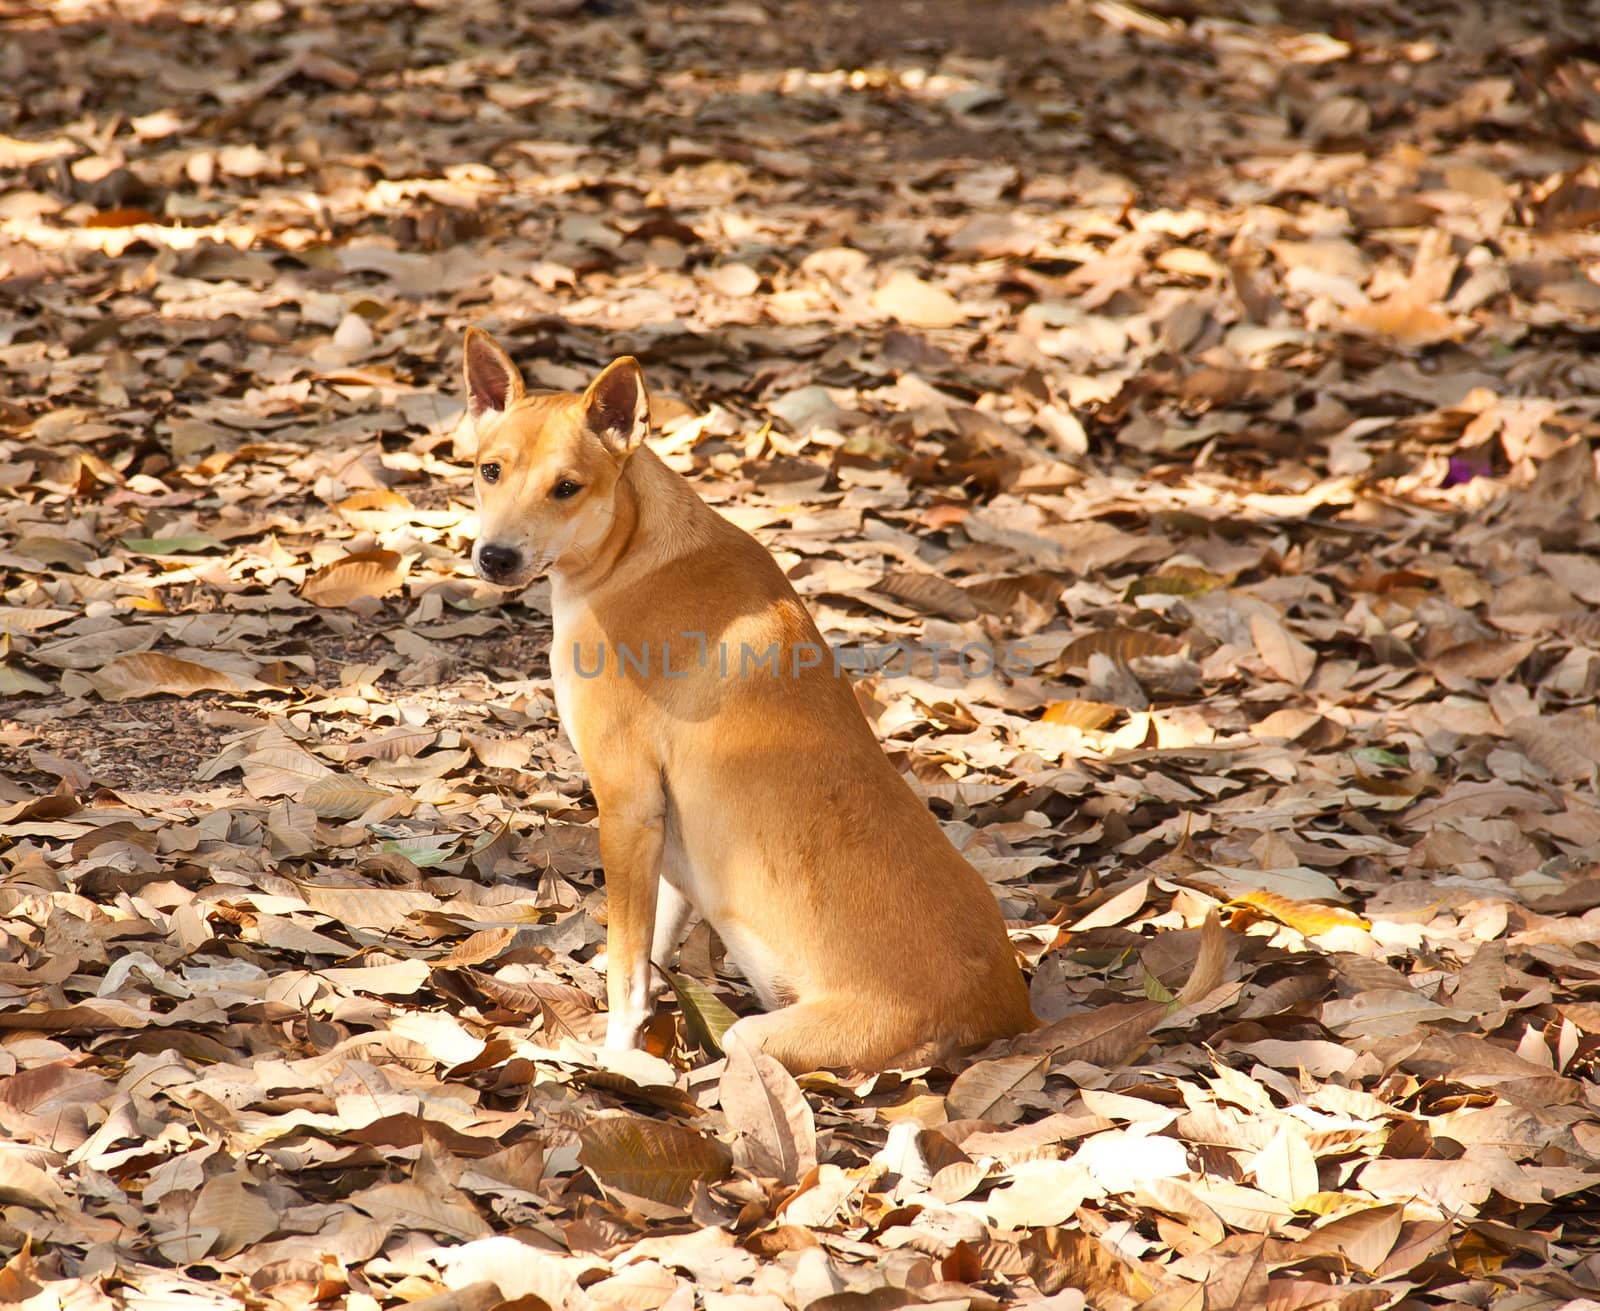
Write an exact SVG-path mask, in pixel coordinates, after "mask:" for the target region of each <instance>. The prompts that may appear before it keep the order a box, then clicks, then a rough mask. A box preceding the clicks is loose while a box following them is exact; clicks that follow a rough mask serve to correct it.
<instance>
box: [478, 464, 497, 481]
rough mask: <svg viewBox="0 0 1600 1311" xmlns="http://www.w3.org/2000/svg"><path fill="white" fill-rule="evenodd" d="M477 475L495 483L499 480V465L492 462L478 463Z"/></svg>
mask: <svg viewBox="0 0 1600 1311" xmlns="http://www.w3.org/2000/svg"><path fill="white" fill-rule="evenodd" d="M478 476H479V477H480V478H482V479H483V481H484V482H486V483H497V482H499V481H500V466H499V465H498V464H494V463H489V464H480V465H479V466H478Z"/></svg>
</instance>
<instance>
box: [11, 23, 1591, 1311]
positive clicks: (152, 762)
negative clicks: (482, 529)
mask: <svg viewBox="0 0 1600 1311" xmlns="http://www.w3.org/2000/svg"><path fill="white" fill-rule="evenodd" d="M1597 32H1600V5H1597V4H1596V3H1594V0H1565V2H1564V3H1548V4H1536V3H1510V2H1509V0H1508V2H1507V3H1497V4H1481V3H1475V2H1471V0H1422V2H1421V3H1403V2H1402V0H1372V2H1370V3H1355V2H1354V0H1305V2H1304V3H1302V2H1300V0H1296V2H1295V3H1283V4H1277V5H1274V4H1271V3H1260V2H1258V0H1161V2H1160V3H1152V4H1147V5H1146V6H1144V7H1142V8H1141V7H1135V6H1133V5H1131V4H1126V3H1122V0H1058V2H1057V3H1051V4H1043V3H1040V4H1034V3H1024V2H1021V0H1005V2H996V3H987V4H985V3H971V4H966V5H962V4H957V3H950V2H944V0H923V2H922V3H909V2H908V3H903V4H894V5H889V4H884V5H860V6H858V5H853V4H843V3H821V2H818V0H812V2H798V0H797V2H796V3H789V4H778V3H776V0H768V2H767V3H753V2H751V0H737V2H735V3H728V4H721V5H698V4H671V5H669V4H659V3H634V2H633V0H607V2H603V3H590V4H581V3H574V2H572V0H522V2H520V3H506V4H499V3H488V2H487V0H433V2H431V3H426V4H423V3H405V2H404V0H352V2H350V3H334V2H332V0H328V2H327V3H310V2H307V3H294V2H291V0H253V2H251V3H241V4H238V5H226V6H225V5H221V4H213V3H210V0H185V2H181V3H161V2H160V0H119V2H118V3H117V4H115V5H114V6H113V5H105V6H102V5H99V4H93V3H70V2H63V3H57V4H53V5H45V4H37V3H29V2H28V0H0V76H3V78H4V82H5V87H6V91H5V94H4V95H3V96H0V589H3V602H4V603H3V605H0V698H3V701H0V721H3V722H0V835H3V845H0V870H3V883H0V1035H3V1036H0V1133H3V1139H4V1141H3V1142H0V1209H3V1219H0V1249H3V1253H4V1256H5V1257H6V1258H7V1259H8V1260H9V1264H8V1265H6V1267H5V1268H4V1270H3V1272H0V1300H4V1301H6V1302H8V1303H10V1302H19V1303H23V1304H25V1305H27V1306H30V1307H39V1308H43V1307H52V1306H56V1305H58V1304H59V1305H67V1304H70V1305H72V1306H75V1307H88V1306H93V1305H97V1304H101V1303H103V1302H106V1301H110V1302H114V1303H123V1304H127V1305H132V1306H148V1307H154V1306H157V1305H159V1306H163V1307H170V1306H189V1305H210V1304H215V1305H235V1304H238V1303H241V1302H248V1303H249V1304H251V1305H254V1306H260V1307H265V1308H279V1307H304V1306H310V1305H317V1306H322V1307H343V1308H350V1309H351V1311H366V1309H367V1308H377V1307H386V1306H392V1305H396V1304H398V1303H401V1302H415V1301H418V1300H419V1299H425V1298H429V1297H439V1298H441V1299H443V1300H441V1301H438V1302H433V1303H430V1304H429V1305H433V1306H459V1307H466V1308H480V1307H489V1306H493V1305H497V1304H508V1305H516V1306H519V1307H539V1306H549V1307H556V1308H587V1307H624V1308H630V1309H634V1311H650V1309H653V1308H658V1307H660V1308H672V1311H689V1309H690V1308H691V1307H694V1306H701V1307H705V1308H707V1309H708V1311H737V1309H740V1308H750V1309H751V1311H765V1309H766V1308H772V1309H773V1311H777V1309H778V1308H781V1307H785V1306H811V1307H816V1308H822V1309H826V1308H834V1307H871V1308H879V1307H890V1306H898V1305H901V1304H906V1303H916V1302H922V1303H937V1304H940V1305H944V1306H951V1307H956V1306H968V1307H980V1308H985V1307H992V1306H997V1305H1000V1304H1005V1303H1010V1302H1014V1301H1019V1300H1028V1299H1037V1298H1041V1297H1045V1298H1049V1299H1051V1302H1050V1304H1051V1305H1053V1306H1056V1307H1061V1308H1076V1307H1079V1306H1081V1305H1083V1304H1084V1303H1085V1300H1087V1303H1088V1304H1089V1305H1092V1306H1095V1307H1107V1308H1121V1307H1132V1306H1135V1305H1142V1306H1148V1307H1156V1308H1162V1309H1163V1311H1166V1309H1169V1308H1171V1309H1177V1308H1197V1309H1198V1308H1224V1307H1257V1306H1271V1307H1274V1308H1278V1309H1281V1311H1294V1309H1296V1308H1302V1307H1340V1308H1361V1309H1365V1308H1381V1307H1408V1308H1431V1307H1483V1306H1488V1305H1491V1304H1492V1305H1494V1306H1496V1307H1501V1308H1518V1309H1521V1308H1539V1307H1555V1306H1560V1305H1570V1306H1593V1305H1594V1304H1595V1300H1596V1299H1600V1241H1597V1239H1600V1235H1597V1229H1600V1096H1597V1089H1596V1084H1595V1081H1594V1075H1593V1069H1594V1057H1595V1053H1596V1051H1597V1050H1600V999H1597V988H1600V863H1597V861H1600V799H1597V797H1596V791H1595V777H1596V769H1597V764H1600V722H1597V719H1596V689H1597V686H1600V622H1597V621H1596V619H1595V616H1594V613H1593V609H1592V607H1593V606H1594V604H1595V603H1596V602H1600V554H1597V548H1600V527H1597V517H1600V483H1597V479H1596V460H1595V451H1594V443H1595V439H1596V437H1597V436H1600V421H1597V415H1600V399H1597V397H1600V364H1597V363H1596V362H1595V359H1594V348H1595V345H1596V341H1597V339H1600V167H1597V166H1596V163H1595V158H1596V154H1597V151H1600V45H1597V44H1596V33H1597ZM474 323H477V324H481V325H483V326H486V327H488V328H490V329H491V330H494V331H495V332H497V333H498V334H499V335H500V336H501V338H502V340H504V341H505V342H506V343H507V344H508V346H510V347H511V349H512V350H513V353H514V354H515V355H516V356H517V357H518V359H519V360H520V361H521V362H522V363H523V364H524V366H525V368H526V370H527V372H528V374H529V376H530V378H532V379H533V380H534V381H535V382H537V383H539V384H543V385H547V386H572V385H574V384H578V383H581V382H582V381H584V380H586V379H587V378H588V377H589V376H590V375H591V374H592V373H593V372H594V371H595V370H596V369H597V368H598V367H599V366H601V365H602V364H604V363H605V362H606V361H607V360H609V359H610V358H611V357H612V356H614V355H617V354H621V353H624V352H631V353H633V354H635V355H637V356H639V357H640V359H641V360H642V361H643V362H644V364H645V366H646V369H647V372H648V375H649V377H650V378H651V379H652V381H653V382H654V384H655V386H656V388H657V390H658V393H659V394H658V396H657V398H656V399H657V419H658V421H659V423H660V427H661V430H662V433H663V435H662V436H661V437H660V439H659V441H658V442H657V446H658V449H659V450H660V451H661V452H662V453H663V455H664V456H666V457H667V458H668V459H669V460H670V461H671V462H672V463H673V464H674V466H675V467H677V468H679V469H681V470H682V471H684V472H685V473H686V474H688V475H689V476H690V477H691V478H692V479H694V481H695V483H696V485H697V486H698V487H699V489H700V491H701V492H702V494H703V495H704V496H705V497H706V498H707V499H708V500H709V501H711V502H712V503H713V504H715V505H716V506H717V507H718V508H719V509H721V510H722V511H723V512H724V513H725V514H727V515H729V516H730V517H732V518H733V519H735V520H736V521H737V522H739V523H741V524H743V525H745V526H747V527H749V528H751V529H752V530H753V531H754V532H756V533H757V535H758V536H759V537H760V538H761V539H762V540H763V541H764V542H765V543H767V544H768V545H769V546H770V547H771V548H772V549H773V551H774V552H775V553H776V554H777V556H778V558H779V559H780V561H781V562H782V563H783V565H784V567H785V568H786V569H787V571H788V572H789V574H790V576H791V578H793V580H794V582H795V585H796V586H797V587H798V588H799V589H800V590H801V592H802V593H803V594H804V595H805V596H806V597H807V598H808V600H809V601H810V603H811V604H812V606H813V607H814V609H815V611H816V613H817V615H818V618H819V621H820V623H821V624H822V627H823V629H824V631H825V632H826V633H827V634H828V635H829V637H830V639H832V640H834V641H836V642H837V643H839V644H840V645H841V646H848V647H852V648H856V649H862V650H865V649H868V648H870V649H872V650H875V651H878V652H880V653H881V652H882V651H883V649H884V648H885V646H886V645H887V644H890V643H900V644H901V645H902V648H903V649H902V650H900V651H899V652H897V653H896V654H895V656H894V659H893V661H892V663H891V664H890V665H889V667H887V668H886V669H882V670H879V671H878V672H876V673H874V674H872V675H870V676H868V677H866V678H864V679H863V680H862V682H861V688H862V692H863V696H864V698H865V699H866V702H867V704H869V705H870V706H871V707H872V710H873V714H874V716H875V722H876V725H877V728H878V731H879V733H880V734H881V736H882V739H883V741H884V744H885V747H886V749H887V750H888V751H890V752H891V753H892V754H893V756H894V758H895V759H896V760H897V762H899V763H900V764H901V766H902V767H903V769H904V770H905V771H906V773H907V774H908V775H909V776H911V777H912V778H914V780H915V781H916V783H917V785H918V786H919V787H921V788H922V789H923V790H924V791H925V793H926V795H927V798H928V801H929V804H930V805H932V806H933V807H934V808H935V809H936V811H937V812H938V814H939V815H940V817H941V818H942V819H943V820H944V821H945V823H946V825H947V828H948V830H949V833H950V836H951V838H952V839H953V840H954V841H955V842H956V843H957V844H958V845H959V846H960V847H962V848H963V849H964V850H965V851H966V852H967V854H968V855H969V856H970V857H971V859H972V861H973V863H974V864H975V865H977V867H978V868H979V869H980V870H982V871H983V873H984V874H985V875H986V876H987V877H988V878H989V879H990V880H992V882H993V884H994V888H995V892H996V895H997V896H998V897H999V898H1000V900H1001V902H1002V904H1003V906H1004V908H1005V912H1006V914H1007V916H1008V918H1009V919H1010V921H1011V923H1012V925H1013V930H1014V940H1015V943H1016V947H1017V949H1018V951H1019V952H1020V953H1021V954H1022V955H1023V956H1024V957H1025V958H1026V961H1027V964H1028V969H1029V973H1030V977H1031V982H1032V990H1033V996H1034V1002H1035V1008H1036V1010H1037V1011H1038V1013H1039V1014H1040V1016H1041V1017H1043V1018H1044V1019H1045V1020H1047V1021H1049V1022H1050V1027H1048V1028H1046V1029H1045V1030H1043V1031H1041V1032H1040V1033H1039V1034H1036V1035H1033V1036H1031V1037H1030V1038H1028V1039H1025V1040H1023V1041H1021V1042H1018V1043H1016V1044H1013V1045H1011V1046H1010V1047H1008V1048H1003V1049H999V1050H992V1051H990V1052H988V1053H985V1054H984V1058H983V1059H982V1060H981V1061H980V1062H979V1063H977V1064H975V1065H972V1066H970V1067H969V1068H966V1069H965V1070H956V1069H932V1070H907V1071H903V1072H898V1073H890V1074H886V1075H881V1076H879V1077H876V1078H858V1077H851V1076H849V1075H834V1076H823V1075H818V1076H814V1077H809V1078H804V1079H802V1080H800V1082H799V1085H798V1086H797V1085H796V1084H795V1082H794V1081H793V1080H791V1079H789V1078H788V1076H786V1075H784V1074H783V1073H782V1072H781V1071H778V1070H775V1069H774V1068H772V1067H771V1066H770V1065H769V1064H765V1063H760V1062H754V1061H750V1060H743V1061H741V1062H740V1063H736V1064H734V1065H732V1066H731V1067H725V1065H724V1063H722V1062H720V1061H716V1060H713V1059H712V1057H711V1056H710V1055H709V1054H708V1053H707V1052H706V1051H705V1050H704V1049H703V1048H702V1046H701V1045H700V1042H701V1038H702V1035H703V1033H704V1031H705V1030H706V1029H707V1028H711V1029H715V1027H716V1025H717V1023H718V1022H719V1020H718V1017H719V1015H720V1014H722V1010H721V1008H722V1007H723V1006H724V1005H726V1006H731V1007H732V1008H733V1009H734V1010H738V1009H741V1008H746V1007H748V1005H749V998H748V994H747V992H746V991H745V990H744V989H743V987H742V986H741V984H740V983H739V982H738V980H737V979H734V978H731V977H730V976H729V975H727V974H726V973H725V972H723V971H721V970H720V969H719V964H720V962H719V949H718V948H717V946H716V944H715V943H714V941H713V940H712V938H711V936H710V935H709V933H707V932H706V931H705V930H704V929H698V930H696V931H694V932H693V933H692V934H691V936H690V940H689V942H688V944H687V946H686V948H685V952H684V958H683V963H682V969H683V974H682V976H681V977H680V979H679V982H678V986H677V988H676V990H675V993H674V994H669V997H668V1000H667V1002H666V1004H664V1005H663V1007H662V1011H661V1014H660V1016H659V1017H658V1021H657V1023H656V1025H655V1027H654V1029H653V1030H652V1033H651V1041H652V1046H651V1050H650V1051H649V1052H648V1053H644V1054H639V1055H635V1056H632V1057H629V1058H627V1059H617V1058H611V1059H604V1060H603V1059H602V1058H601V1057H600V1055H599V1054H597V1053H596V1051H595V1049H594V1043H595V1041H596V1039H597V1037H598V1035H599V1033H600V1030H601V1021H602V1018H603V1017H602V1016H601V1014H600V1013H599V1012H598V1009H597V1007H598V1004H599V997H600V996H601V986H600V979H599V977H598V975H597V974H596V972H595V971H594V970H593V968H592V967H591V966H590V965H589V964H587V963H586V962H587V961H588V960H589V959H590V958H591V957H592V955H593V953H594V951H595V950H596V948H597V946H598V944H599V942H600V939H601V938H602V936H603V929H602V927H601V925H602V923H603V918H604V896H603V890H602V884H601V881H600V878H599V875H598V871H597V870H596V866H597V864H598V853H597V843H596V830H595V826H594V822H595V814H594V808H593V804H592V799H591V798H590V796H589V794H588V792H587V790H586V786H585V782H584V777H583V774H582V771H581V769H580V767H579V764H578V762H577V760H576V758H575V757H574V755H573V753H572V751H571V749H570V747H569V746H568V745H567V744H566V743H565V741H564V740H563V739H562V738H561V736H560V730H559V726H558V725H557V724H556V722H555V721H554V719H553V717H552V715H553V707H552V701H551V697H550V694H549V688H548V685H547V682H546V681H545V678H544V674H545V671H546V669H547V664H546V656H545V644H546V642H547V640H548V631H549V630H548V622H547V596H548V593H547V590H546V589H545V588H544V587H542V586H535V587H533V588H530V589H529V590H528V592H527V593H525V594H524V595H523V596H521V597H519V598H516V599H514V600H513V601H511V602H509V603H508V602H507V601H506V600H505V598H503V597H501V596H500V595H498V594H496V593H493V592H491V591H489V590H487V589H485V588H484V587H482V586H480V585H479V584H478V583H477V582H476V581H475V580H474V579H473V578H472V577H471V576H470V572H469V570H468V569H467V567H466V565H465V563H464V560H463V555H464V550H465V547H466V545H467V544H468V542H469V541H470V534H471V517H470V508H469V506H468V504H467V498H468V496H469V489H468V481H467V476H466V474H467V466H468V459H469V456H470V443H471V435H470V433H469V432H463V431H458V423H457V419H458V416H459V413H460V404H459V400H458V391H459V389H458V386H457V384H456V381H455V380H456V377H457V373H458V368H459V364H458V360H459V340H460V333H461V330H462V329H463V328H464V327H465V326H467V325H469V324H474ZM985 646H987V647H988V648H992V649H993V650H994V651H997V652H999V653H1000V656H1001V661H1000V663H1001V665H1002V668H1000V669H999V670H998V672H995V671H991V670H990V669H989V668H988V663H989V662H988V661H987V660H986V658H984V657H983V656H982V655H981V654H975V653H977V652H978V651H979V648H981V647H985ZM962 647H967V648H969V649H968V652H967V657H966V663H965V664H964V665H963V664H961V663H960V662H958V660H957V659H956V658H955V656H954V654H953V653H954V652H955V651H956V649H957V648H962ZM940 650H943V651H944V652H945V654H944V655H943V656H942V658H941V657H938V656H937V655H936V653H937V652H939V651H940ZM729 822H730V823H736V822H737V816H736V815H730V817H729ZM884 931H885V932H893V931H894V926H892V925H886V926H884ZM724 1018H725V1017H724Z"/></svg>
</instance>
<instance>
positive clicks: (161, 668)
mask: <svg viewBox="0 0 1600 1311" xmlns="http://www.w3.org/2000/svg"><path fill="white" fill-rule="evenodd" d="M89 682H90V684H91V685H92V686H93V688H94V690H95V691H96V692H98V693H99V694H100V696H101V697H102V698H103V699H104V700H107V701H127V700H130V699H133V698H136V697H147V696H194V695H195V694H196V693H199V692H238V691H240V690H241V689H240V686H239V684H238V682H236V681H235V679H234V678H233V676H232V675H231V674H226V673H224V672H223V671H222V670H220V669H212V668H210V667H209V666H207V665H202V664H200V663H198V662H197V661H194V660H180V659H179V658H178V657H177V656H169V655H161V654H160V653H159V652H155V651H140V652H137V653H136V654H134V655H125V656H119V657H118V658H117V659H115V660H113V661H112V662H111V663H110V664H109V665H106V666H104V667H103V668H101V669H99V670H97V671H96V672H95V673H93V674H91V675H90V676H89Z"/></svg>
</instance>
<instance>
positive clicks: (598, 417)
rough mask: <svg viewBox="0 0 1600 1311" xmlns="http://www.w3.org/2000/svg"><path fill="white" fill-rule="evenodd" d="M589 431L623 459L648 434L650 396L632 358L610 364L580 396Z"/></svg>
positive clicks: (628, 357) (625, 357) (641, 374)
mask: <svg viewBox="0 0 1600 1311" xmlns="http://www.w3.org/2000/svg"><path fill="white" fill-rule="evenodd" d="M583 414H584V420H585V422H586V423H587V424H588V426H589V431H590V432H592V433H593V434H594V435H595V436H596V437H598V438H599V439H600V440H601V441H603V442H604V443H605V444H606V446H607V447H608V448H609V449H610V450H611V451H612V452H613V453H614V454H616V455H626V454H627V453H628V452H629V451H631V450H633V448H634V447H636V446H637V445H638V444H639V443H640V442H642V441H643V440H644V438H645V434H646V433H648V432H649V431H650V395H649V393H648V392H646V391H645V389H644V372H643V371H642V370H641V369H640V368H639V361H638V360H636V359H634V358H633V356H631V355H624V356H623V357H622V358H621V359H619V360H612V361H611V363H610V364H608V365H606V367H605V369H604V370H602V372H601V374H600V376H599V377H598V378H596V379H595V380H594V381H593V382H591V383H590V384H589V390H588V391H586V392H584V394H583Z"/></svg>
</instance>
